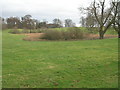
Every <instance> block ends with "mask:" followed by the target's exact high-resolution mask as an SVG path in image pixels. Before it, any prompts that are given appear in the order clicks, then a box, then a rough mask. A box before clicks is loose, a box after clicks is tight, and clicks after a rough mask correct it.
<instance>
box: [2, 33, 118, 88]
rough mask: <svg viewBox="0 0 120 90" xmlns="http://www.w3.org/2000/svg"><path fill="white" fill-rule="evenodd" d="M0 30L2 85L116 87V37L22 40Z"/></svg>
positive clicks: (8, 86) (28, 86)
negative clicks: (1, 40) (0, 42)
mask: <svg viewBox="0 0 120 90" xmlns="http://www.w3.org/2000/svg"><path fill="white" fill-rule="evenodd" d="M23 37H25V36H24V35H16V34H10V33H8V31H3V74H2V75H3V82H2V83H3V88H13V87H16V88H117V87H118V76H117V75H118V42H117V41H118V40H117V38H113V39H104V40H85V41H52V42H51V41H41V42H40V41H34V42H30V41H23V40H22V38H23Z"/></svg>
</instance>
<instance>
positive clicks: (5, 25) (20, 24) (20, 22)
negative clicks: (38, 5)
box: [0, 14, 76, 30]
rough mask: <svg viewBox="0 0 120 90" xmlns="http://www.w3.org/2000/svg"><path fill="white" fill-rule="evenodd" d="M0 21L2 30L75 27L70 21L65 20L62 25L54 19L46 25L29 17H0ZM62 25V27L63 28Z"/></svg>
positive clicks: (58, 20)
mask: <svg viewBox="0 0 120 90" xmlns="http://www.w3.org/2000/svg"><path fill="white" fill-rule="evenodd" d="M0 21H1V24H2V29H12V28H18V29H30V30H31V29H38V28H61V27H64V26H65V27H76V26H75V23H73V21H72V20H71V19H65V21H64V23H65V25H64V24H63V22H62V21H61V20H60V19H58V18H55V19H54V20H53V22H52V23H48V22H47V21H46V20H44V21H40V20H37V19H33V18H32V16H31V15H29V14H28V15H25V16H23V17H8V18H6V19H5V18H2V17H0ZM63 25H64V26H63Z"/></svg>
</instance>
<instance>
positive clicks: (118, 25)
mask: <svg viewBox="0 0 120 90" xmlns="http://www.w3.org/2000/svg"><path fill="white" fill-rule="evenodd" d="M114 3H118V7H117V12H118V13H117V16H116V18H115V21H114V22H113V27H114V29H115V30H116V31H117V33H118V38H120V1H117V2H114ZM114 12H115V11H113V13H114ZM114 15H115V13H114Z"/></svg>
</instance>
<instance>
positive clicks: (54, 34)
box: [43, 30, 62, 40]
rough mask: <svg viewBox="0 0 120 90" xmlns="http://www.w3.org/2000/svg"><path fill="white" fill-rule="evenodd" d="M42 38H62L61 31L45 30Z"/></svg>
mask: <svg viewBox="0 0 120 90" xmlns="http://www.w3.org/2000/svg"><path fill="white" fill-rule="evenodd" d="M43 39H48V40H60V39H62V33H61V32H60V31H57V30H47V31H45V35H44V37H43Z"/></svg>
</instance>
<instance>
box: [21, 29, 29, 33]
mask: <svg viewBox="0 0 120 90" xmlns="http://www.w3.org/2000/svg"><path fill="white" fill-rule="evenodd" d="M29 32H30V31H29V30H27V29H23V30H22V33H29Z"/></svg>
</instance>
